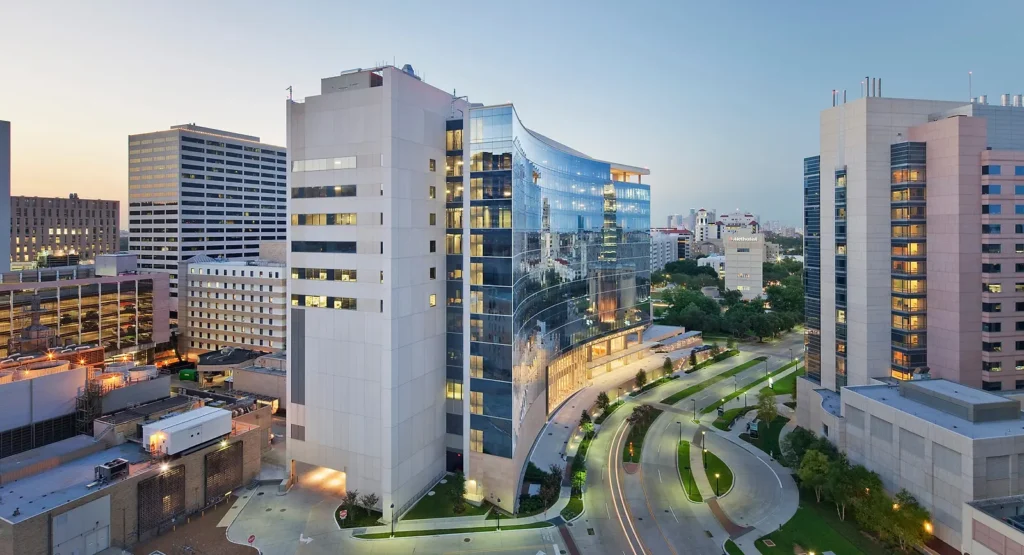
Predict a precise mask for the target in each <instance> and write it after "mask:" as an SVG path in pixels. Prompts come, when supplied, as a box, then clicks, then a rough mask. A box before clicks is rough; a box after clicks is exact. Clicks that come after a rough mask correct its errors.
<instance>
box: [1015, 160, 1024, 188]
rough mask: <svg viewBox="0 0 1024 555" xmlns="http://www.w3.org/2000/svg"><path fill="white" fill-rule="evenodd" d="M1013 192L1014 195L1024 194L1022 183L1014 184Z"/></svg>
mask: <svg viewBox="0 0 1024 555" xmlns="http://www.w3.org/2000/svg"><path fill="white" fill-rule="evenodd" d="M1017 167H1018V168H1020V167H1022V166H1017ZM1013 194H1015V195H1024V185H1014V186H1013Z"/></svg>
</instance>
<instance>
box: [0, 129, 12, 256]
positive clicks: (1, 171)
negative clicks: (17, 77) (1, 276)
mask: <svg viewBox="0 0 1024 555" xmlns="http://www.w3.org/2000/svg"><path fill="white" fill-rule="evenodd" d="M0 222H7V223H8V225H7V226H6V227H4V228H3V230H4V231H3V235H4V236H2V237H0V272H7V271H10V269H11V226H10V222H11V122H9V121H0Z"/></svg>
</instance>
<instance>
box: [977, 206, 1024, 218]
mask: <svg viewBox="0 0 1024 555" xmlns="http://www.w3.org/2000/svg"><path fill="white" fill-rule="evenodd" d="M981 213H982V214H993V215H994V214H1002V213H1003V206H1002V205H1001V204H982V205H981ZM1013 213H1014V214H1024V204H1014V205H1013Z"/></svg>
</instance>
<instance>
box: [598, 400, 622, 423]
mask: <svg viewBox="0 0 1024 555" xmlns="http://www.w3.org/2000/svg"><path fill="white" fill-rule="evenodd" d="M621 406H622V401H621V400H619V401H615V402H614V403H612V404H610V405H608V410H606V411H604V412H602V413H601V416H598V417H597V418H595V419H594V424H601V423H602V422H604V421H605V420H607V419H608V417H609V416H611V415H612V413H613V412H615V410H616V409H618V408H619V407H621Z"/></svg>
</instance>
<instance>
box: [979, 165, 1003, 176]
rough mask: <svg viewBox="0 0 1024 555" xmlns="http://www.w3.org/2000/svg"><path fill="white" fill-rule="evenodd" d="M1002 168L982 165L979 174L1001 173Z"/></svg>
mask: <svg viewBox="0 0 1024 555" xmlns="http://www.w3.org/2000/svg"><path fill="white" fill-rule="evenodd" d="M1002 173H1003V168H1002V167H1000V166H982V167H981V175H1001V174H1002Z"/></svg>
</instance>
